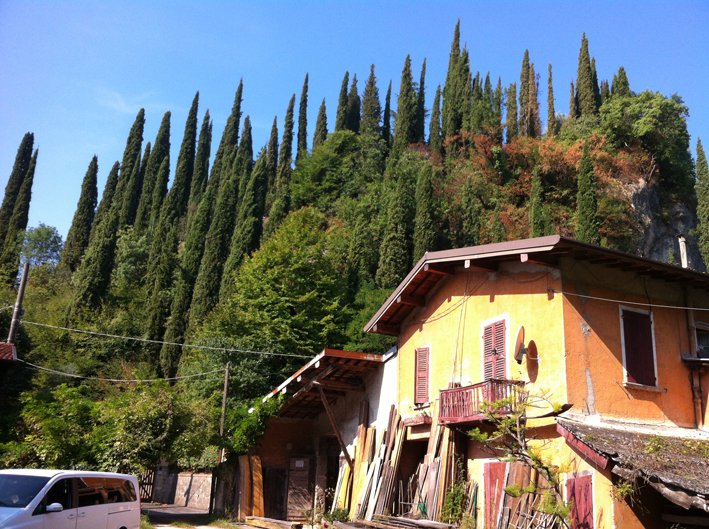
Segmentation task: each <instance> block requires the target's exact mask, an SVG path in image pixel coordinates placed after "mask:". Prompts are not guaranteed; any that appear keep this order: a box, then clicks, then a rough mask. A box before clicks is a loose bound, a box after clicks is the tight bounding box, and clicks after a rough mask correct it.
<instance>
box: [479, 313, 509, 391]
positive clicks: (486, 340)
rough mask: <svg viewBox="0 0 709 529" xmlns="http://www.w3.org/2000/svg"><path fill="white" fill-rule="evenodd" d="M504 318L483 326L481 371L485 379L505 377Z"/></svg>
mask: <svg viewBox="0 0 709 529" xmlns="http://www.w3.org/2000/svg"><path fill="white" fill-rule="evenodd" d="M505 357H506V355H505V320H500V321H496V322H493V323H491V324H490V325H485V327H483V366H484V367H483V371H484V375H485V380H490V379H491V378H497V379H504V378H505Z"/></svg>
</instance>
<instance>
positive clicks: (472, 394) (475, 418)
mask: <svg viewBox="0 0 709 529" xmlns="http://www.w3.org/2000/svg"><path fill="white" fill-rule="evenodd" d="M522 386H524V382H521V381H517V380H499V379H491V380H486V381H485V382H479V383H477V384H473V385H472V386H464V387H460V388H451V389H442V390H441V400H440V405H441V409H440V413H439V415H438V421H439V422H440V423H441V424H463V423H474V422H479V421H483V420H485V419H486V415H485V413H484V407H483V403H484V402H488V403H490V402H496V401H499V400H502V399H510V400H511V406H510V407H508V406H505V407H503V408H500V409H499V410H497V412H498V413H499V414H500V415H505V414H508V413H510V412H511V411H512V408H513V407H516V406H517V404H519V403H520V402H522V400H523V399H524V397H525V392H524V391H521V388H522Z"/></svg>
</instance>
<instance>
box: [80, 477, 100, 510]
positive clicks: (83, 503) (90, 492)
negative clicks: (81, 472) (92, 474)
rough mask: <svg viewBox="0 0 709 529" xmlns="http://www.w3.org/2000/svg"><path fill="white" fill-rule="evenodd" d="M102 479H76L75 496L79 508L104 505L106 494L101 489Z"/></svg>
mask: <svg viewBox="0 0 709 529" xmlns="http://www.w3.org/2000/svg"><path fill="white" fill-rule="evenodd" d="M103 481H104V480H103V479H101V478H99V479H95V478H93V479H89V478H85V479H82V478H79V479H77V496H78V500H79V507H89V506H91V505H101V504H102V503H106V493H105V490H104V488H103Z"/></svg>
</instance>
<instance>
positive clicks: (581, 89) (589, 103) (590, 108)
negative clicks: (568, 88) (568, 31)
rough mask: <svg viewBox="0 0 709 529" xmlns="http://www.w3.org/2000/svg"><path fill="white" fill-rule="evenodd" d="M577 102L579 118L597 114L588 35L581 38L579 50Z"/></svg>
mask: <svg viewBox="0 0 709 529" xmlns="http://www.w3.org/2000/svg"><path fill="white" fill-rule="evenodd" d="M576 100H577V104H578V115H579V116H592V115H594V114H596V112H597V108H596V95H595V90H594V82H593V70H592V67H591V56H590V55H589V53H588V39H587V38H586V34H585V33H584V34H583V37H581V49H580V50H579V60H578V69H577V73H576Z"/></svg>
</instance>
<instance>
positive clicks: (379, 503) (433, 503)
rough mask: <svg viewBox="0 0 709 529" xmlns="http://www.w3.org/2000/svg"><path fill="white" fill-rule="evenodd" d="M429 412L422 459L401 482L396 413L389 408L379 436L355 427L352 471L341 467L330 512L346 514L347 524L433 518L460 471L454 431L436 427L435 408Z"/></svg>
mask: <svg viewBox="0 0 709 529" xmlns="http://www.w3.org/2000/svg"><path fill="white" fill-rule="evenodd" d="M428 411H429V413H431V415H432V416H431V432H430V436H429V439H428V444H427V448H426V455H425V457H424V459H423V462H422V463H421V464H419V466H418V468H417V470H416V472H415V473H414V475H413V476H411V478H410V479H408V480H406V481H404V480H402V479H400V478H399V463H400V460H401V452H402V447H403V445H404V442H405V441H406V435H407V426H406V425H405V424H404V421H402V418H401V416H400V415H399V413H398V412H397V410H396V408H395V407H394V406H392V407H391V409H390V412H389V420H388V422H387V428H386V430H385V431H383V432H377V430H376V428H375V427H367V426H366V422H362V421H361V422H360V425H359V429H358V432H357V443H356V449H355V457H354V464H353V468H352V469H351V470H350V468H349V467H348V466H347V465H342V466H341V467H340V475H339V476H338V483H337V488H336V490H335V499H336V501H335V502H333V510H334V508H335V507H337V508H341V509H342V508H344V509H348V510H349V517H350V519H352V520H364V521H372V520H373V519H374V518H375V516H380V515H390V514H398V515H410V516H412V517H416V518H428V519H429V520H435V519H438V517H439V516H440V513H441V509H442V507H443V501H444V497H445V491H446V490H447V489H448V487H449V486H450V484H451V483H453V482H454V480H455V479H456V472H458V471H459V470H460V469H457V468H456V465H455V463H454V462H455V458H456V454H455V443H454V439H453V432H452V431H451V430H450V429H449V428H446V427H444V426H440V425H439V424H438V409H437V403H434V404H432V406H431V408H430V409H429V410H428ZM360 418H362V417H360Z"/></svg>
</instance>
